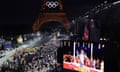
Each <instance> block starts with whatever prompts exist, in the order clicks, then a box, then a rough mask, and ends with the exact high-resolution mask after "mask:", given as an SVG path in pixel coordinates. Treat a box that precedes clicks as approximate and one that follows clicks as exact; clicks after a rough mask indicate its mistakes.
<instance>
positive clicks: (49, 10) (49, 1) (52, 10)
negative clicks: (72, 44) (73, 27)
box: [32, 0, 70, 32]
mask: <svg viewBox="0 0 120 72" xmlns="http://www.w3.org/2000/svg"><path fill="white" fill-rule="evenodd" d="M50 21H55V22H59V23H60V24H62V25H63V26H64V27H65V29H66V31H69V29H70V23H69V21H68V18H67V15H66V13H65V12H64V10H63V5H62V3H61V0H44V1H43V4H42V7H41V11H40V13H39V15H38V18H37V19H36V21H35V22H34V24H33V26H32V28H33V31H34V32H36V31H39V30H40V27H41V26H42V24H44V23H46V22H50Z"/></svg>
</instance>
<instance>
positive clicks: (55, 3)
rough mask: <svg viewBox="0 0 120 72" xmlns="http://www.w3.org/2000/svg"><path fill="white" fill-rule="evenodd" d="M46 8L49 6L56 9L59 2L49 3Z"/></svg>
mask: <svg viewBox="0 0 120 72" xmlns="http://www.w3.org/2000/svg"><path fill="white" fill-rule="evenodd" d="M46 6H48V7H49V8H56V7H57V6H58V2H57V1H55V2H53V1H47V2H46Z"/></svg>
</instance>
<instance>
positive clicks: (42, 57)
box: [0, 43, 61, 72]
mask: <svg viewBox="0 0 120 72" xmlns="http://www.w3.org/2000/svg"><path fill="white" fill-rule="evenodd" d="M56 52H57V48H56V47H55V46H54V44H51V43H48V44H47V45H45V44H43V46H40V47H37V48H36V49H35V51H32V52H31V51H28V52H24V51H21V53H19V54H18V53H16V54H17V55H16V54H15V55H13V58H11V59H9V60H7V62H5V63H3V65H2V66H1V67H0V70H1V72H60V70H61V68H60V65H59V64H58V63H57V57H56V56H57V53H56Z"/></svg>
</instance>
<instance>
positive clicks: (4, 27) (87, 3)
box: [0, 0, 116, 35]
mask: <svg viewBox="0 0 120 72" xmlns="http://www.w3.org/2000/svg"><path fill="white" fill-rule="evenodd" d="M42 1H43V0H16V1H11V0H4V2H3V4H2V6H1V7H2V8H1V12H0V18H1V21H0V34H8V35H9V34H20V33H28V32H31V31H32V25H33V23H34V21H35V19H36V17H37V15H38V14H39V12H40V9H41V5H42ZM114 1H116V0H109V1H108V2H114ZM103 2H104V0H62V4H63V8H64V10H65V11H66V13H67V15H68V19H69V20H70V21H71V20H72V19H75V18H76V17H78V16H81V15H83V14H84V13H85V12H87V11H89V10H90V9H92V8H93V7H95V6H97V5H98V4H100V3H103Z"/></svg>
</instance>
